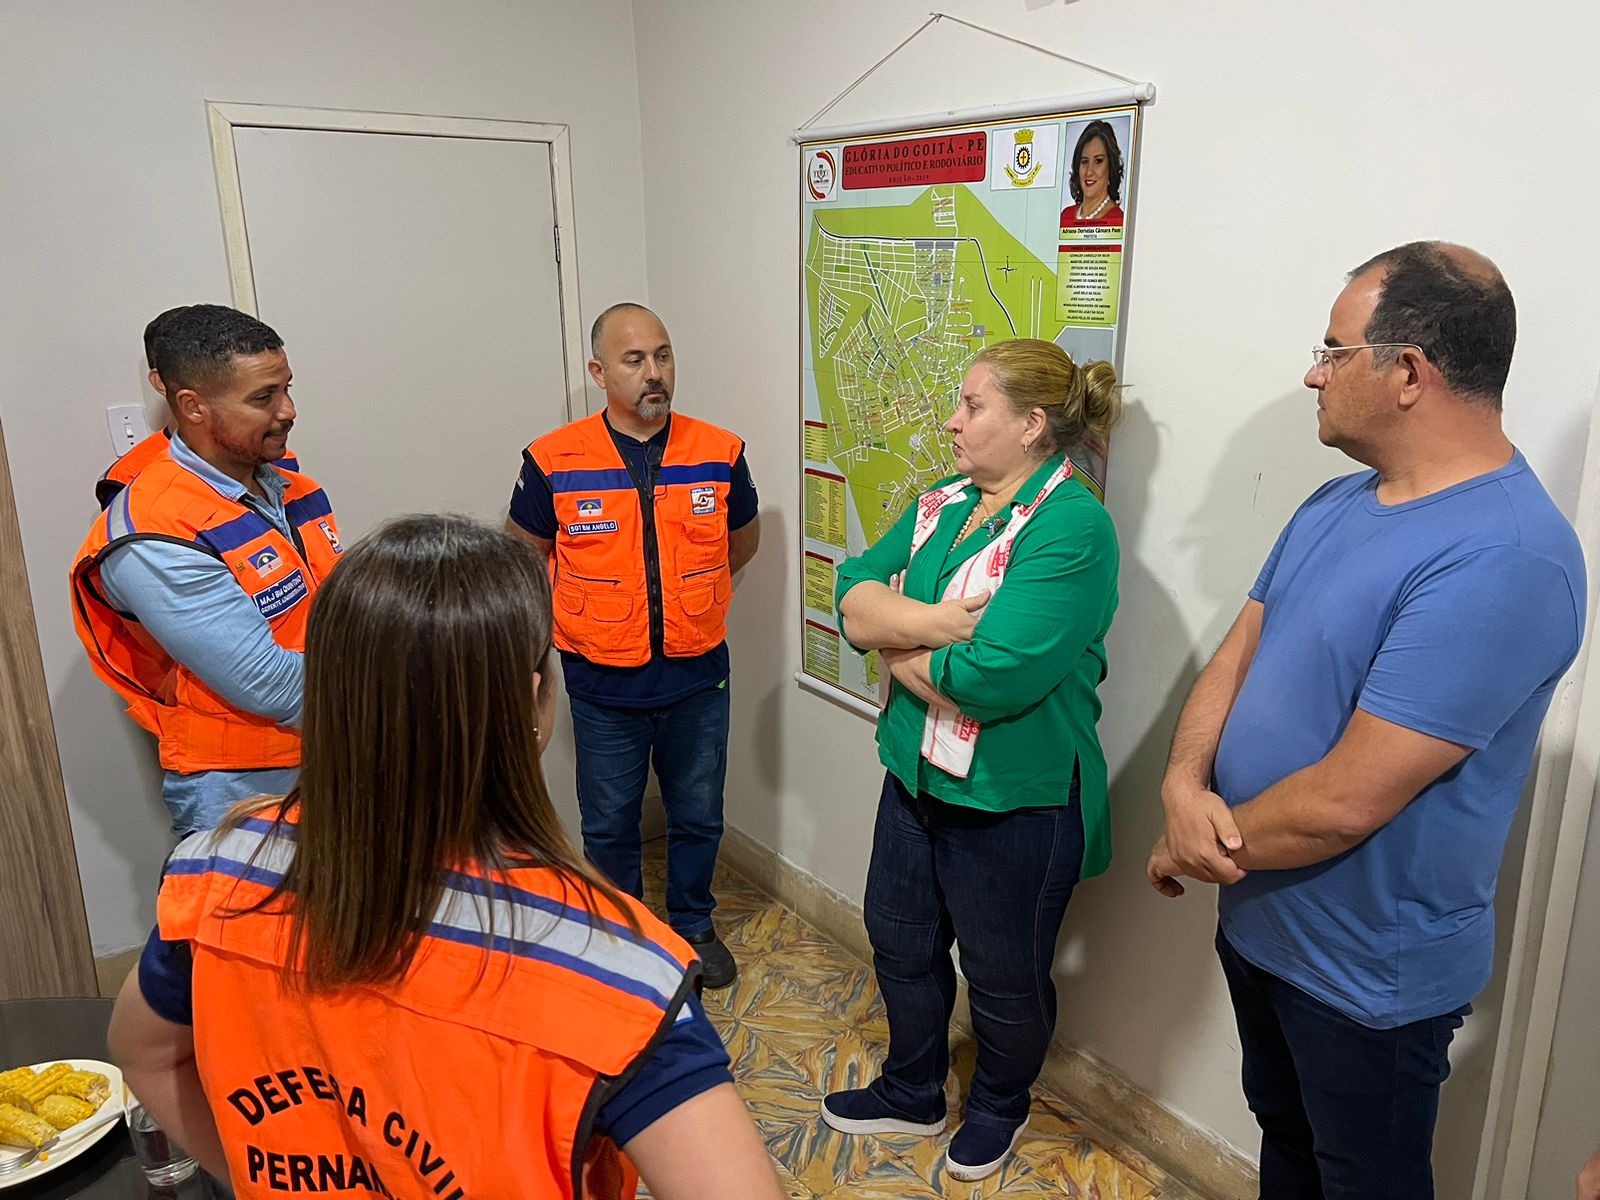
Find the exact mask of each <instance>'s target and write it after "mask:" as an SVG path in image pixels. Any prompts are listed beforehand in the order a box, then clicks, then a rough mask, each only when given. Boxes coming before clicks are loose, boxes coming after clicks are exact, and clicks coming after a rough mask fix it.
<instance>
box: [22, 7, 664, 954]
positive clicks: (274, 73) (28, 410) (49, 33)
mask: <svg viewBox="0 0 1600 1200" xmlns="http://www.w3.org/2000/svg"><path fill="white" fill-rule="evenodd" d="M635 78H636V77H635V67H634V47H633V27H632V20H631V12H630V9H629V6H628V4H627V3H626V0H603V2H591V3H585V4H569V3H561V2H560V0H523V2H520V3H513V2H509V0H507V2H499V0H472V2H463V3H455V4H449V5H444V4H436V3H430V2H428V0H400V2H394V0H387V2H383V3H379V2H376V0H373V2H359V3H358V2H353V0H341V2H340V3H337V4H324V3H319V2H317V0H285V2H282V3H277V4H271V5H262V4H253V3H252V4H247V3H242V2H240V0H149V2H147V3H128V2H126V0H82V2H75V3H72V4H57V3H52V2H50V0H17V2H13V3H8V4H6V5H4V6H3V8H0V111H3V112H4V113H5V119H4V121H3V122H0V162H3V163H4V164H5V165H4V169H3V170H0V263H3V264H4V268H3V270H0V344H3V346H4V350H3V362H4V367H5V369H4V378H5V388H4V391H3V392H0V413H3V416H4V420H5V432H6V439H7V444H8V448H9V451H10V458H11V470H12V474H13V477H14V481H15V485H16V491H17V507H18V512H19V516H20V519H21V523H22V538H23V544H24V549H25V553H26V556H27V563H28V573H29V579H30V582H31V584H32V588H33V594H34V607H35V609H36V611H37V614H38V623H39V635H40V642H41V645H42V648H43V652H44V664H45V672H46V675H47V677H48V681H49V688H50V697H51V704H52V708H53V710H54V714H55V721H56V730H57V734H58V740H59V743H60V749H61V759H62V767H63V770H64V772H65V775H66V784H67V795H68V800H69V806H70V810H71V816H72V826H73V833H74V837H75V839H76V842H77V850H78V860H79V868H80V871H81V874H82V877H83V885H84V894H85V899H86V901H87V906H88V912H89V924H90V929H91V932H92V935H93V940H94V946H95V950H96V953H97V954H104V953H107V952H111V951H115V950H120V949H122V948H124V947H127V946H130V945H133V944H136V943H137V942H140V941H142V940H143V938H144V936H145V934H146V933H148V931H149V928H150V924H151V921H152V918H153V894H154V884H155V879H156V876H157V873H158V871H159V869H160V865H161V861H162V859H163V857H164V856H165V854H166V851H167V849H168V845H169V842H168V835H167V821H166V816H165V810H164V809H163V808H162V806H161V804H160V800H159V798H158V797H159V776H158V772H157V770H156V768H155V761H154V758H155V756H154V752H153V748H152V745H151V739H150V738H149V737H148V736H147V735H145V734H144V733H143V731H141V730H139V729H137V728H136V727H134V726H133V724H132V723H131V722H130V721H128V720H127V719H126V718H125V717H124V716H123V715H122V713H121V711H120V706H119V705H118V704H117V702H116V701H115V700H114V698H113V697H112V695H111V693H110V692H109V690H108V689H107V688H106V687H104V686H103V685H102V684H101V683H100V682H99V680H98V679H96V678H95V677H94V676H93V675H92V674H91V672H90V670H89V666H88V663H87V662H86V660H85V658H84V655H83V652H82V650H81V648H80V647H79V645H78V643H77V640H76V638H75V637H74V636H73V633H72V626H71V620H70V616H69V613H68V607H67V591H66V578H67V571H68V567H69V565H70V562H71V558H72V555H73V553H74V552H75V551H76V549H77V547H78V545H79V543H80V542H81V541H82V540H83V536H84V532H85V530H86V529H87V528H88V525H89V522H90V519H91V517H92V516H93V514H94V511H95V508H94V503H93V500H92V498H91V495H90V488H91V485H92V483H93V481H94V480H95V478H96V477H97V476H98V475H99V474H100V472H101V471H102V470H103V469H104V468H105V465H106V462H107V461H108V460H109V458H110V453H109V443H108V439H107V434H106V425H105V418H104V416H103V415H102V414H103V409H104V408H105V406H106V405H108V404H114V403H127V402H129V401H130V400H137V399H138V398H140V397H141V396H146V397H148V396H149V392H148V389H147V388H146V387H145V386H144V384H143V378H144V372H145V367H144V363H143V360H142V352H141V347H140V340H139V339H140V333H141V331H142V330H143V328H144V325H145V322H146V321H148V320H149V319H150V317H152V316H154V315H155V314H156V313H157V312H159V311H161V310H162V309H165V308H168V307H170V306H172V305H175V304H185V303H194V302H198V301H209V302H216V303H224V304H225V303H228V302H229V295H230V293H229V288H228V278H227V269H226V262H225V259H224V255H223V246H222V227H221V219H220V217H219V215H218V209H217V195H216V185H215V183H214V181H213V176H212V167H211V154H210V147H209V142H208V141H207V132H206V121H205V110H204V103H203V102H204V101H205V100H208V99H210V100H231V101H246V102H255V103H271V104H286V105H307V106H320V107H328V108H350V109H365V110H387V111H399V112H412V113H428V114H439V115H449V116H471V117H495V118H502V119H509V120H525V121H550V122H566V123H568V124H570V125H571V126H572V169H573V176H574V188H575V193H576V203H577V209H578V213H579V220H578V230H577V249H578V253H579V255H580V258H579V261H580V264H581V267H582V271H583V279H582V294H583V296H584V298H585V300H586V304H585V313H584V315H585V316H586V317H592V316H593V315H594V313H595V312H598V311H599V307H597V306H604V305H605V304H607V303H610V302H611V301H613V300H617V299H621V298H624V297H638V296H640V295H641V294H642V293H643V290H644V285H645V275H644V237H643V225H644V209H643V197H642V194H641V190H640V166H639V106H638V93H637V88H636V82H635ZM568 244H570V242H569V243H568ZM397 250H399V251H402V252H403V248H397ZM262 315H263V316H264V317H265V318H266V319H267V320H268V321H269V322H270V321H271V320H272V316H273V314H271V313H263V314H262ZM289 349H290V352H291V355H292V353H293V346H290V347H289ZM441 349H442V350H447V349H448V347H442V348H441ZM296 393H297V399H298V400H299V401H300V407H301V420H302V422H303V423H310V422H314V421H315V420H316V408H317V402H318V392H317V381H316V380H315V379H311V378H305V379H303V380H297V381H296ZM356 402H360V403H366V404H369V405H371V407H372V412H373V419H374V420H375V421H376V420H379V419H381V417H382V407H381V406H382V403H383V397H382V396H379V395H374V396H370V397H361V398H358V400H357V401H356ZM452 419H453V418H452V415H451V414H450V413H449V412H448V411H446V409H445V408H444V407H443V406H441V409H440V411H439V421H440V423H441V426H442V427H444V426H448V423H449V422H450V420H452ZM539 432H542V431H541V430H537V429H530V430H528V432H527V437H528V438H529V439H531V438H532V437H533V436H534V435H535V434H537V433H539ZM521 449H522V446H521V444H518V445H508V446H506V447H505V486H506V494H507V496H509V495H510V492H511V485H512V483H513V481H514V480H515V477H516V472H517V469H518V466H519V461H520V460H519V454H520V451H521ZM420 466H421V464H408V463H374V464H373V469H374V470H380V469H381V470H391V469H395V470H410V469H417V468H419V467H420ZM335 500H336V501H337V497H335ZM552 782H553V783H555V784H556V785H557V786H558V787H559V788H562V789H564V790H570V780H569V779H567V778H557V779H553V781H552Z"/></svg>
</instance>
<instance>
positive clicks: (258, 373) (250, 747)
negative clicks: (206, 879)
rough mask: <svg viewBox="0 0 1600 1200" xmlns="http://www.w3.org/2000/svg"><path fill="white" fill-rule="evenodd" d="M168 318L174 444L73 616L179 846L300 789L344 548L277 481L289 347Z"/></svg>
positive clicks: (269, 335) (122, 511) (289, 487)
mask: <svg viewBox="0 0 1600 1200" xmlns="http://www.w3.org/2000/svg"><path fill="white" fill-rule="evenodd" d="M164 316H166V317H167V320H166V321H165V323H164V326H163V329H162V332H161V336H160V337H159V338H157V339H156V340H155V343H154V350H155V357H156V364H155V367H154V368H153V370H155V371H157V372H158V373H159V375H160V378H161V379H162V380H163V381H164V383H165V393H166V397H167V406H168V409H169V419H170V422H171V427H172V430H173V436H172V437H171V438H170V439H164V444H161V445H159V446H157V447H156V450H155V452H154V454H153V455H151V457H150V458H149V461H148V462H146V463H145V464H144V465H143V467H142V468H141V469H140V470H139V472H138V473H137V475H135V476H134V477H133V478H132V481H131V482H130V483H129V484H128V485H127V486H126V487H124V488H123V489H122V490H121V491H119V492H117V493H116V494H115V495H114V496H113V497H112V498H111V500H110V503H109V505H108V506H107V508H106V510H105V512H104V513H102V514H101V515H100V516H99V517H97V518H96V520H95V522H94V525H93V526H92V527H91V528H90V530H89V534H88V537H87V538H85V539H84V543H83V546H82V548H81V549H80V550H79V552H78V556H77V559H76V563H75V565H74V567H73V571H72V600H73V619H74V622H75V624H76V626H77V632H78V637H79V639H80V640H81V641H82V642H83V645H84V648H85V649H86V650H87V651H88V653H89V662H90V665H91V666H93V668H94V670H95V673H96V674H98V675H99V676H100V678H101V679H103V680H104V681H105V682H106V683H107V684H108V685H110V687H111V688H112V690H113V691H115V692H117V693H118V695H120V696H121V697H122V699H123V700H124V701H125V702H126V703H127V705H128V713H129V715H130V716H132V717H133V719H134V720H135V721H137V722H138V723H139V724H140V725H142V726H144V728H146V729H148V730H150V731H151V732H152V733H154V734H155V735H156V736H157V738H158V739H159V741H160V752H161V765H162V767H163V768H164V769H165V771H166V776H165V779H164V781H163V784H162V798H163V799H164V800H165V801H166V803H167V807H168V809H169V810H170V812H171V814H172V824H173V829H174V831H175V832H177V833H178V834H180V835H182V834H186V833H189V832H192V831H194V830H199V829H209V828H212V827H214V826H215V825H216V824H217V823H218V822H220V821H221V819H222V818H223V817H224V816H225V815H226V814H227V812H228V810H229V809H230V808H232V806H233V805H234V804H235V803H236V802H237V801H239V800H242V799H245V798H247V797H250V796H256V795H282V794H284V793H286V792H287V791H288V790H289V789H290V788H291V787H293V785H294V779H295V768H297V767H298V765H299V763H300V734H299V731H298V728H297V726H298V724H299V720H300V706H301V688H302V680H303V666H302V653H301V652H302V650H303V649H304V646H305V627H306V615H307V612H308V610H309V609H310V607H311V604H310V602H311V596H312V594H313V593H315V592H316V590H317V588H318V586H319V585H320V584H321V582H322V580H323V579H325V578H326V577H327V575H328V572H329V571H331V570H332V569H333V566H334V564H335V563H336V562H338V559H339V555H340V554H341V553H342V552H343V549H344V548H343V546H342V545H341V544H340V542H339V531H338V526H337V525H336V524H335V523H334V518H333V512H332V509H331V508H330V506H329V503H328V497H327V494H326V493H325V492H324V491H323V490H322V488H321V487H320V486H319V485H318V484H317V482H316V481H315V480H313V479H310V478H308V477H307V476H305V475H301V474H299V473H298V472H295V471H290V470H286V469H284V468H283V467H282V466H277V465H272V464H273V463H274V460H277V459H281V458H282V457H283V454H284V449H285V446H286V444H287V441H288V436H289V430H290V428H291V427H292V426H293V425H294V421H295V406H294V401H293V400H291V399H290V396H289V384H290V379H291V372H290V370H289V360H288V358H287V357H286V356H285V354H284V351H283V339H282V338H280V337H279V336H278V335H277V334H276V333H275V332H274V331H273V330H272V329H271V328H269V327H268V326H266V325H264V324H262V323H261V322H260V321H258V320H256V319H255V318H254V317H250V316H247V315H246V314H244V313H242V312H238V311H236V310H234V309H231V308H224V307H221V306H220V305H214V304H198V305H193V306H191V307H188V308H185V309H182V310H177V311H175V312H173V313H171V314H164ZM158 436H159V435H158Z"/></svg>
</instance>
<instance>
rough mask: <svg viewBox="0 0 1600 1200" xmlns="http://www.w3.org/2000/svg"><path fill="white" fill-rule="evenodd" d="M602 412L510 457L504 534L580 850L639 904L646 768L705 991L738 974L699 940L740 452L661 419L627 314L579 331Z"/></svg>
mask: <svg viewBox="0 0 1600 1200" xmlns="http://www.w3.org/2000/svg"><path fill="white" fill-rule="evenodd" d="M590 347H591V351H592V353H593V355H594V357H593V358H591V359H590V360H589V374H590V376H591V377H592V378H593V379H594V381H595V383H596V384H597V385H599V386H600V387H602V388H604V389H605V393H606V407H605V411H604V412H601V413H598V414H596V415H594V416H591V417H585V418H583V419H582V420H579V421H574V422H572V423H571V424H569V425H564V426H562V427H561V428H560V429H557V430H556V431H554V432H553V433H549V434H546V435H545V436H544V437H542V438H539V439H538V440H537V441H535V442H534V443H533V444H532V445H530V446H529V447H528V448H527V449H526V450H525V451H524V452H523V466H522V474H521V476H520V478H519V479H518V480H517V486H516V490H515V491H514V492H513V493H512V497H511V514H510V517H509V519H508V520H507V522H506V527H507V529H509V530H510V531H511V532H513V533H516V534H520V535H521V536H523V537H525V538H527V539H529V540H530V541H532V542H533V543H534V544H535V545H536V546H538V547H539V549H540V550H542V551H543V552H544V554H545V555H546V557H547V559H548V560H549V562H550V570H551V581H552V584H553V585H554V590H555V643H556V646H557V647H558V648H559V649H560V651H561V663H562V668H563V675H564V677H565V679H566V686H567V695H568V696H569V698H570V699H571V702H572V725H573V735H574V741H575V743H576V750H577V760H578V807H579V809H580V810H581V812H582V815H583V848H584V853H585V854H586V855H587V856H588V858H589V860H590V861H591V862H593V863H594V864H595V865H596V866H598V867H599V868H600V869H601V870H602V871H604V872H605V873H606V874H607V875H608V876H610V878H611V879H612V881H613V882H615V883H616V885H617V886H618V887H619V888H621V889H623V890H624V891H626V892H628V893H630V894H631V895H634V896H639V895H642V894H643V890H644V886H643V879H642V877H641V872H640V846H639V820H640V811H641V806H642V803H643V800H644V789H645V781H646V779H647V777H648V774H649V769H650V766H651V764H652V763H653V764H654V765H655V769H656V777H657V778H658V779H659V780H660V782H661V799H662V802H663V804H664V806H665V807H666V811H667V916H668V920H669V922H670V923H671V925H672V928H673V929H674V930H675V931H676V932H677V933H678V934H679V935H681V936H682V937H683V938H684V939H685V940H687V941H688V942H689V944H690V945H691V946H693V947H694V950H695V953H696V954H697V955H699V957H700V959H701V962H702V964H703V968H704V975H703V981H704V983H705V986H706V987H711V988H716V987H726V986H727V985H728V984H730V983H732V982H733V980H734V977H735V976H736V974H737V967H736V966H735V964H734V961H733V956H732V955H731V954H730V953H729V952H728V949H727V947H726V946H724V945H723V944H722V942H721V940H720V939H718V937H717V934H716V929H715V928H714V926H713V924H712V919H711V914H712V910H713V909H714V908H715V907H716V898H715V897H714V896H713V895H712V891H711V876H712V872H713V870H714V869H715V867H716V863H717V849H718V847H719V845H720V844H721V841H722V792H723V784H724V781H725V778H726V775H727V766H728V713H729V702H728V645H727V641H726V640H725V639H726V619H727V612H728V604H729V600H730V599H731V597H732V595H733V575H734V573H735V572H737V571H738V570H739V569H740V568H741V567H743V566H744V565H745V563H747V562H749V561H750V559H751V558H752V557H753V556H754V554H755V552H756V546H757V544H758V543H759V541H760V518H759V516H758V515H757V498H756V490H755V484H754V483H753V482H752V480H751V478H750V468H749V465H748V464H747V463H746V462H745V457H744V443H743V442H742V441H740V440H739V438H738V437H737V436H735V435H734V434H732V433H729V432H728V431H727V430H725V429H720V428H718V427H717V426H715V425H712V424H710V423H709V422H706V421H700V420H697V419H695V418H694V417H686V416H683V415H682V414H681V413H680V414H674V413H673V412H672V395H673V387H674V384H675V382H676V363H675V362H674V359H673V354H672V342H671V339H670V338H669V337H668V336H667V330H666V327H665V326H664V325H662V323H661V321H660V320H659V319H658V318H657V317H656V315H655V314H654V313H653V312H651V311H650V310H649V309H647V308H645V307H644V306H643V305H639V304H617V305H613V306H612V307H611V308H608V309H606V311H605V312H603V313H601V314H600V316H599V317H598V318H597V319H596V321H595V323H594V328H593V330H592V331H591V333H590Z"/></svg>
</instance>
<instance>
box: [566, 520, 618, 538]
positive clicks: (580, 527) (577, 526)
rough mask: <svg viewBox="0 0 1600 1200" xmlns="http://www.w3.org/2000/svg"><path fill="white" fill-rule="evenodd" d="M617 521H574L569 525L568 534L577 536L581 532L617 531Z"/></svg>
mask: <svg viewBox="0 0 1600 1200" xmlns="http://www.w3.org/2000/svg"><path fill="white" fill-rule="evenodd" d="M616 531H617V523H616V522H615V521H574V522H573V523H572V524H570V525H568V526H567V536H568V537H577V536H578V535H579V534H581V533H615V532H616Z"/></svg>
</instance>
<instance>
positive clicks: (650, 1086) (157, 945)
mask: <svg viewBox="0 0 1600 1200" xmlns="http://www.w3.org/2000/svg"><path fill="white" fill-rule="evenodd" d="M193 978H194V959H193V957H192V954H191V952H190V949H189V943H188V942H167V941H163V940H162V938H161V931H160V930H159V929H152V930H151V931H150V938H149V940H148V941H146V942H145V947H144V952H143V953H142V954H141V955H140V956H139V990H140V992H141V993H142V994H143V995H144V999H145V1003H146V1004H148V1005H149V1006H150V1008H151V1011H153V1012H154V1013H155V1014H156V1015H157V1016H158V1017H161V1018H162V1019H164V1020H167V1021H171V1022H172V1023H173V1024H174V1025H193V1024H194V1004H193V1000H192V995H193V992H192V986H193ZM684 1003H685V1005H686V1006H687V1008H688V1009H689V1012H690V1013H691V1016H690V1018H689V1019H688V1020H681V1019H680V1020H677V1021H674V1022H673V1024H672V1025H671V1026H670V1027H669V1028H668V1030H667V1032H666V1034H665V1035H663V1036H662V1037H661V1038H660V1040H659V1041H657V1042H656V1044H655V1045H654V1046H652V1047H651V1049H650V1051H649V1053H648V1054H647V1055H646V1057H645V1059H644V1061H643V1062H642V1063H640V1064H639V1068H638V1070H637V1071H636V1072H634V1074H633V1075H632V1076H630V1077H629V1078H628V1079H627V1080H626V1082H623V1083H620V1084H618V1083H615V1082H613V1083H606V1084H602V1088H603V1089H604V1090H603V1091H602V1099H601V1102H600V1107H599V1109H598V1111H597V1112H596V1114H595V1129H596V1130H597V1131H598V1132H600V1133H603V1134H605V1135H606V1136H608V1137H609V1138H611V1140H612V1141H614V1142H616V1143H617V1145H619V1146H626V1145H627V1144H628V1143H629V1142H631V1141H632V1140H633V1139H634V1137H636V1136H637V1135H638V1134H640V1133H642V1132H643V1131H644V1130H645V1129H647V1128H649V1127H650V1126H651V1125H653V1124H655V1122H656V1121H658V1120H660V1119H661V1118H662V1117H664V1116H666V1115H667V1114H668V1113H669V1112H671V1111H672V1110H673V1109H675V1108H677V1107H678V1105H680V1104H682V1103H684V1102H685V1101H687V1100H692V1099H694V1097H696V1096H698V1095H700V1093H702V1092H707V1091H710V1090H711V1089H712V1088H714V1087H716V1086H717V1085H718V1084H723V1083H732V1082H733V1075H732V1074H731V1073H730V1071H729V1069H728V1052H727V1051H726V1050H725V1049H723V1046H722V1039H721V1038H719V1037H718V1036H717V1031H716V1029H715V1028H714V1027H713V1026H712V1024H711V1021H710V1019H709V1018H708V1017H707V1016H706V1012H705V1009H704V1008H703V1007H702V1006H701V1004H700V998H699V997H698V996H694V995H691V996H689V997H688V999H687V1000H686V1001H685V1002H684Z"/></svg>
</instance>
